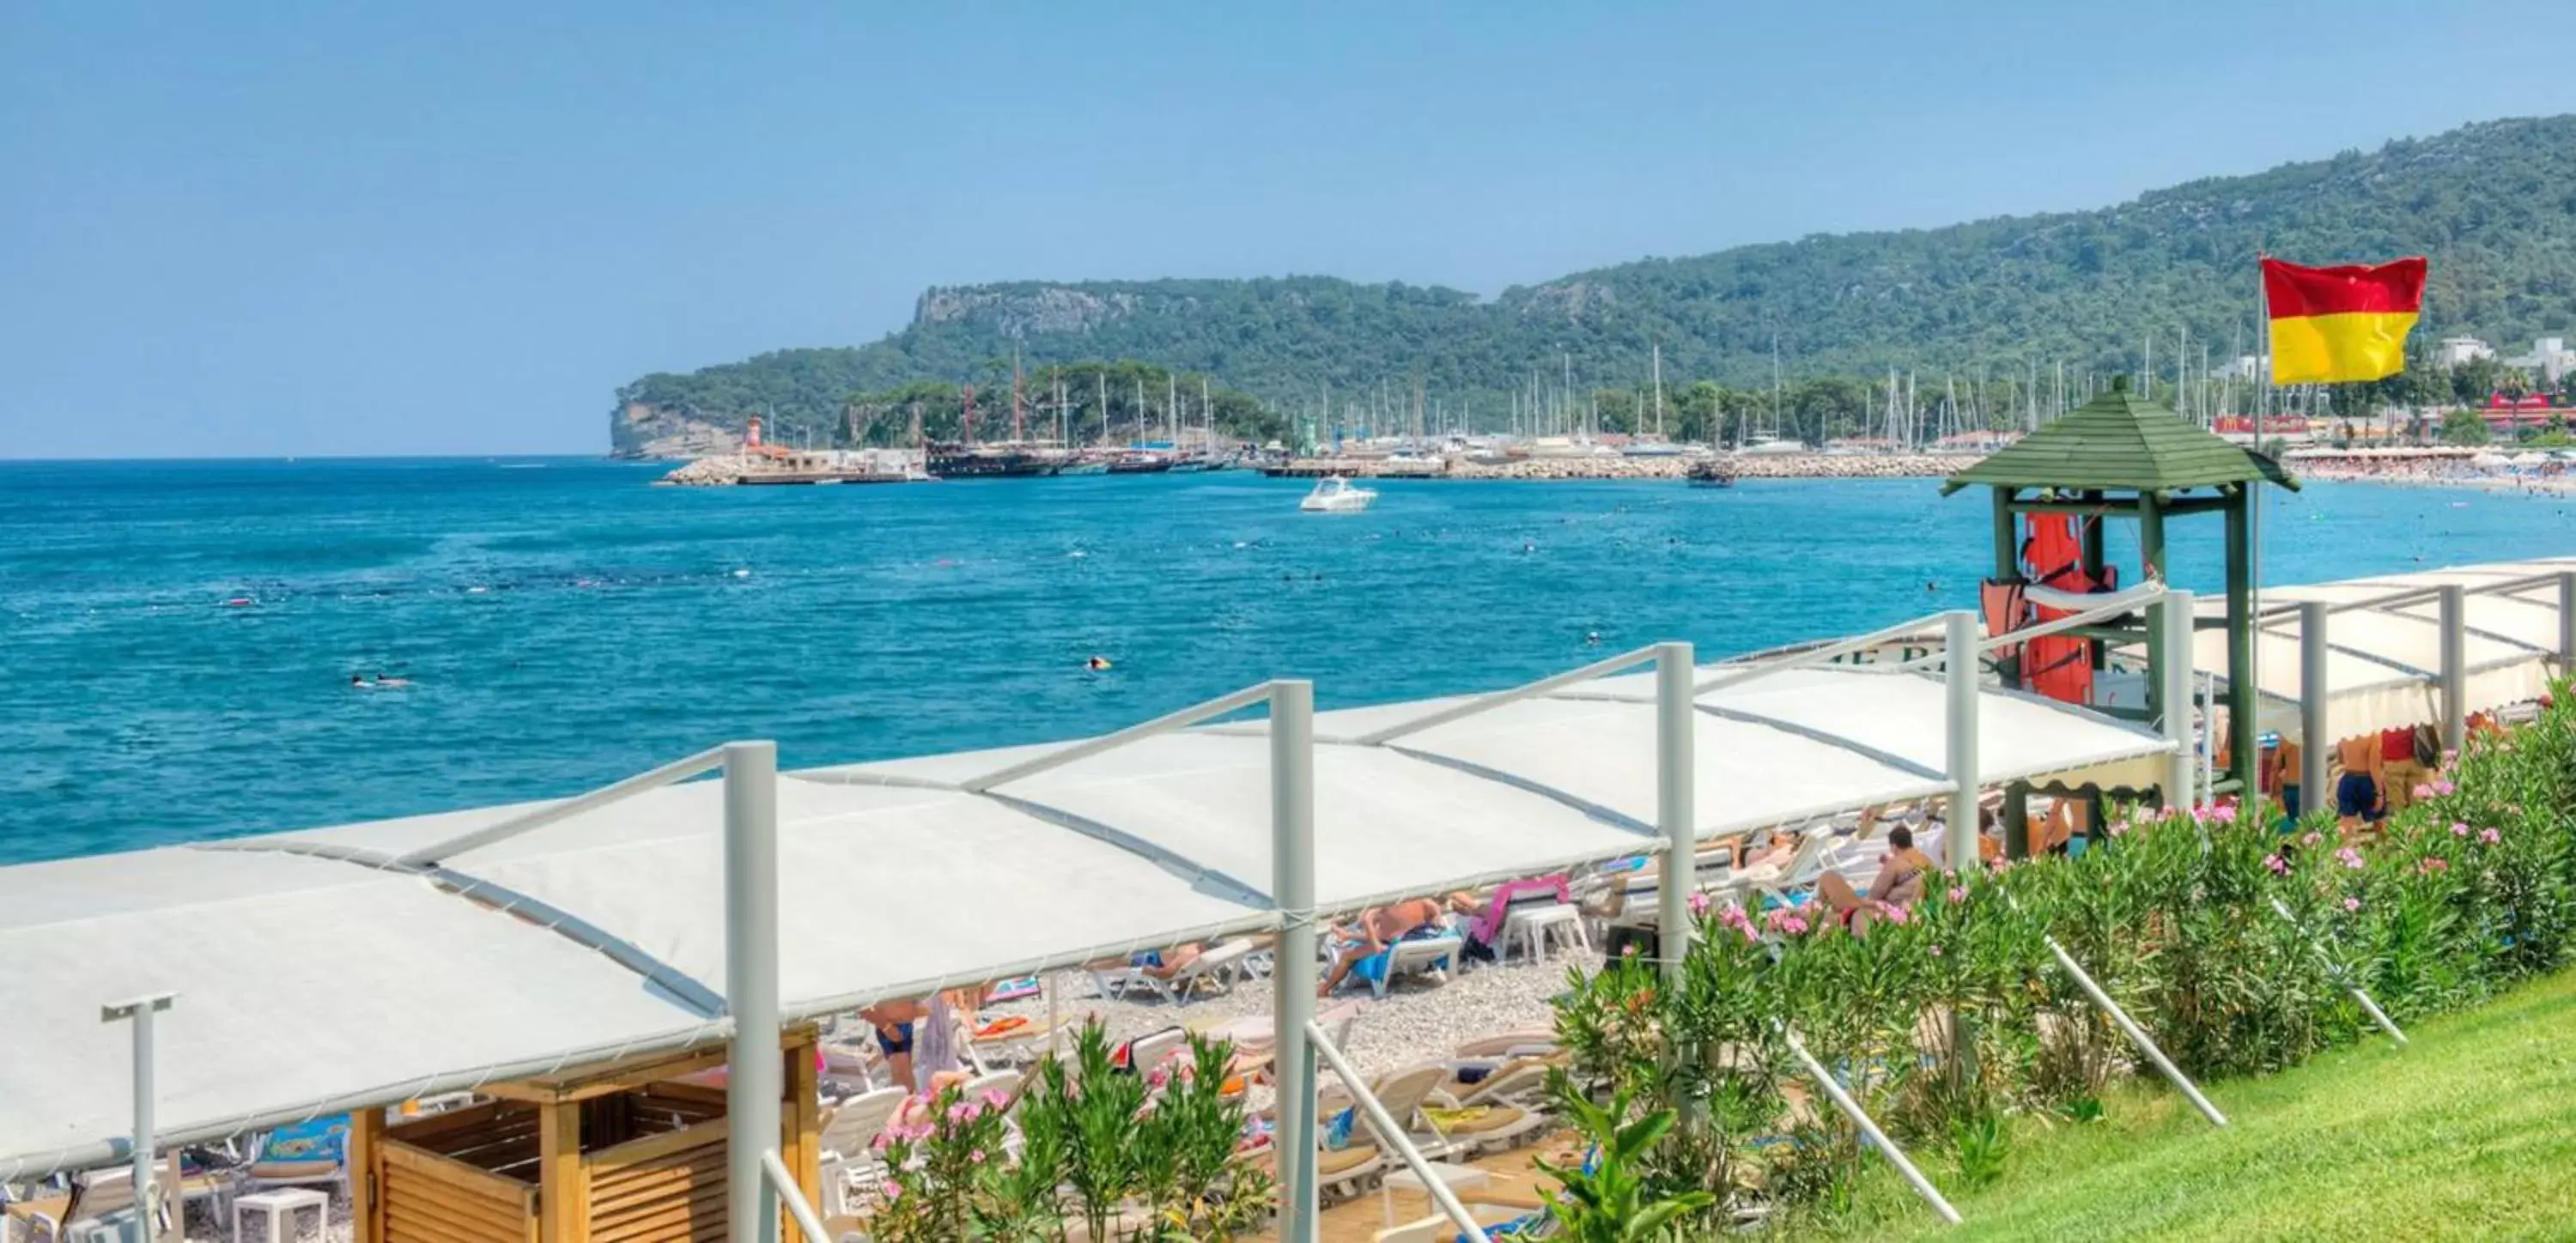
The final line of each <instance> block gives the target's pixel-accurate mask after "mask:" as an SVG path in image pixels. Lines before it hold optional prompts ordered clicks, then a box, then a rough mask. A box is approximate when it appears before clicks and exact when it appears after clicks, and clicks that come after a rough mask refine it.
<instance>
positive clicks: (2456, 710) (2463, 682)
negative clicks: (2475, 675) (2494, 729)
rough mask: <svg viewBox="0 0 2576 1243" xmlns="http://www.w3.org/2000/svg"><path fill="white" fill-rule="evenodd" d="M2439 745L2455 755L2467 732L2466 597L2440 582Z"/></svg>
mask: <svg viewBox="0 0 2576 1243" xmlns="http://www.w3.org/2000/svg"><path fill="white" fill-rule="evenodd" d="M2441 600H2442V612H2441V617H2442V749H2443V750H2445V751H2448V752H2450V753H2452V754H2453V755H2457V754H2459V752H2460V748H2461V747H2462V746H2464V745H2466V743H2467V739H2468V735H2469V655H2468V653H2469V629H2468V617H2469V608H2468V606H2469V598H2468V589H2467V588H2466V587H2463V586H2461V585H2460V584H2458V583H2444V584H2442V596H2441Z"/></svg>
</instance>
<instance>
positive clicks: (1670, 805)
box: [1655, 643, 1699, 989]
mask: <svg viewBox="0 0 2576 1243" xmlns="http://www.w3.org/2000/svg"><path fill="white" fill-rule="evenodd" d="M1692 673H1693V669H1692V664H1691V645H1690V644H1688V643H1659V644H1656V645H1655V820H1656V825H1655V827H1657V828H1659V829H1662V830H1663V832H1664V876H1663V880H1662V882H1661V884H1662V888H1661V889H1659V890H1658V891H1657V894H1656V896H1657V897H1658V898H1659V899H1660V906H1661V907H1662V911H1661V915H1660V918H1659V919H1658V920H1657V922H1656V925H1655V948H1656V950H1657V952H1658V953H1660V954H1661V955H1662V956H1663V960H1664V983H1665V984H1666V985H1667V986H1669V987H1671V988H1674V989H1679V988H1680V987H1681V984H1682V960H1683V959H1684V958H1685V957H1687V956H1688V955H1689V952H1690V927H1691V918H1690V896H1691V893H1692V892H1693V891H1694V890H1696V889H1698V888H1699V884H1698V882H1699V859H1698V853H1697V851H1698V842H1699V831H1698V827H1697V820H1698V813H1697V811H1696V810H1695V809H1693V807H1692V806H1691V800H1692V795H1693V793H1694V791H1693V789H1692V780H1691V778H1692V776H1693V764H1694V762H1695V761H1696V759H1697V752H1696V750H1695V748H1694V746H1693V743H1692V718H1693V717H1694V716H1696V715H1697V710H1696V709H1695V708H1694V707H1693V704H1692V694H1691V677H1692Z"/></svg>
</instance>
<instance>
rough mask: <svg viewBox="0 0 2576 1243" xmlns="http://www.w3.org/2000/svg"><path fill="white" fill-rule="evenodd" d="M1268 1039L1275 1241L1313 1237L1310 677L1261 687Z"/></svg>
mask: <svg viewBox="0 0 2576 1243" xmlns="http://www.w3.org/2000/svg"><path fill="white" fill-rule="evenodd" d="M1270 886H1271V895H1272V900H1273V901H1274V902H1275V903H1277V905H1278V908H1279V941H1278V945H1277V948H1275V949H1274V950H1273V951H1272V954H1271V957H1272V963H1271V970H1270V983H1271V987H1272V990H1273V996H1272V999H1271V1022H1272V1024H1273V1026H1272V1029H1271V1036H1272V1041H1273V1045H1272V1047H1273V1048H1274V1049H1275V1050H1276V1053H1275V1057H1276V1059H1277V1066H1278V1113H1279V1129H1278V1131H1277V1132H1276V1133H1275V1135H1274V1136H1273V1138H1272V1141H1271V1145H1270V1150H1271V1151H1272V1152H1273V1153H1276V1154H1277V1156H1278V1162H1279V1238H1280V1240H1281V1243H1315V1237H1316V1233H1315V1232H1316V1229H1317V1224H1318V1223H1317V1213H1318V1203H1317V1199H1316V1187H1315V1118H1314V1114H1315V1047H1314V1045H1313V1044H1312V1043H1311V1042H1310V1041H1309V1039H1308V1036H1307V1033H1308V1031H1309V1030H1310V1029H1311V1028H1312V1027H1313V1025H1314V1021H1315V954H1316V931H1315V684H1314V683H1312V682H1308V681H1305V680H1303V679H1281V680H1279V681H1276V682H1273V683H1271V684H1270Z"/></svg>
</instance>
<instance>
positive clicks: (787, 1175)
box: [760, 1151, 832, 1243]
mask: <svg viewBox="0 0 2576 1243" xmlns="http://www.w3.org/2000/svg"><path fill="white" fill-rule="evenodd" d="M760 1174H761V1178H762V1179H763V1180H764V1181H765V1182H766V1183H767V1184H768V1186H769V1189H770V1193H771V1194H772V1195H775V1196H777V1197H778V1199H779V1201H780V1202H781V1203H783V1204H785V1205H786V1206H787V1215H788V1216H789V1217H793V1218H795V1219H796V1228H797V1229H798V1230H801V1231H803V1232H804V1234H805V1240H806V1243H832V1234H831V1232H830V1231H828V1230H826V1229H824V1228H823V1218H822V1215H821V1214H818V1213H816V1212H815V1211H814V1206H813V1205H812V1204H809V1203H807V1202H806V1200H805V1189H804V1188H802V1187H799V1186H797V1185H796V1175H795V1174H793V1173H791V1172H790V1171H789V1170H788V1168H787V1163H786V1162H784V1161H781V1160H779V1159H778V1154H777V1153H774V1152H766V1151H764V1152H762V1153H761V1154H760Z"/></svg>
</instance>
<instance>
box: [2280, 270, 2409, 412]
mask: <svg viewBox="0 0 2576 1243" xmlns="http://www.w3.org/2000/svg"><path fill="white" fill-rule="evenodd" d="M2263 296H2264V299H2265V301H2266V302H2268V303H2269V304H2270V309H2271V315H2272V383H2274V384H2334V383H2341V382H2345V381H2354V380H2377V379H2380V378H2382V377H2385V376H2392V375H2395V374H2397V373H2398V372H2400V371H2403V370H2405V369H2406V333H2407V331H2408V330H2409V329H2412V328H2413V327H2414V326H2415V316H2416V314H2417V312H2419V311H2420V310H2422V309H2423V306H2424V260H2423V258H2422V257H2421V256H2418V257H2416V258H2412V259H2400V260H2398V261H2397V262H2395V263H2383V264H2381V265H2379V266H2378V267H2370V266H2367V265H2364V264H2358V263H2355V264H2347V265H2345V266H2343V267H2334V268H2303V267H2300V266H2299V265H2297V264H2295V263H2283V262H2281V261H2280V260H2278V259H2265V260H2264V261H2263Z"/></svg>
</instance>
